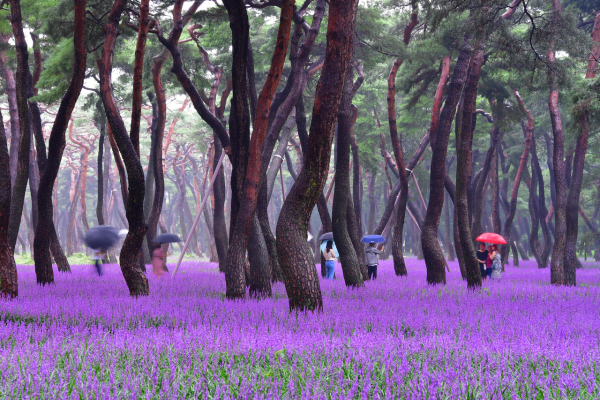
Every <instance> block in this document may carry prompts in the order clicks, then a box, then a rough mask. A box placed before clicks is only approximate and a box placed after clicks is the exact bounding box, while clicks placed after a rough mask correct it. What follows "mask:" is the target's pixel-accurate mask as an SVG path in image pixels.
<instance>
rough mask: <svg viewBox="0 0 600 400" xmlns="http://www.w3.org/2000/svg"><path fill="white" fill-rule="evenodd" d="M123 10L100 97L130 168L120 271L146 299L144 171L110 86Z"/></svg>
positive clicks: (109, 38) (112, 21)
mask: <svg viewBox="0 0 600 400" xmlns="http://www.w3.org/2000/svg"><path fill="white" fill-rule="evenodd" d="M124 7H125V0H115V2H114V3H113V6H112V9H111V11H110V14H109V17H108V23H107V24H106V26H105V27H104V30H105V32H106V38H105V41H104V48H103V50H102V59H101V60H99V62H98V66H99V71H100V94H101V97H102V103H103V104H104V110H105V112H106V117H107V119H108V125H109V126H110V130H109V133H110V131H112V134H113V136H114V139H115V142H116V144H117V146H118V148H119V152H120V153H121V156H122V157H123V161H124V163H125V167H126V168H127V180H128V189H129V190H128V197H127V203H126V204H127V207H126V212H127V220H128V222H129V232H128V233H127V236H126V237H125V242H124V243H123V247H122V248H121V254H120V260H119V261H120V265H121V271H122V272H123V276H124V278H125V282H126V283H127V287H128V288H129V293H130V295H132V296H146V295H148V293H149V288H148V280H147V279H146V276H145V275H144V273H143V272H142V271H141V270H140V269H139V255H140V248H141V246H142V243H143V241H144V236H145V234H146V230H147V228H148V227H147V225H146V221H145V220H144V193H145V187H144V170H143V169H142V165H141V163H140V159H139V157H138V156H137V153H136V150H135V148H134V146H133V144H132V142H131V139H130V138H129V135H127V130H126V128H125V124H124V123H123V119H122V118H121V115H120V112H119V109H118V107H117V105H116V102H115V99H114V97H113V94H112V85H111V72H112V63H113V52H114V48H115V42H116V37H117V34H118V26H119V20H120V18H121V13H122V12H123V9H124ZM124 200H125V198H124Z"/></svg>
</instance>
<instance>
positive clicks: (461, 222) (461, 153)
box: [442, 49, 485, 289]
mask: <svg viewBox="0 0 600 400" xmlns="http://www.w3.org/2000/svg"><path fill="white" fill-rule="evenodd" d="M483 62H484V55H483V50H481V49H477V50H475V54H474V55H473V57H472V62H471V66H470V68H469V74H468V78H467V83H466V84H465V88H464V91H463V96H464V97H463V104H462V124H460V127H459V128H458V129H457V132H456V133H457V135H456V154H457V156H456V157H457V161H456V194H455V201H454V206H455V208H456V211H455V213H456V216H457V222H458V232H459V237H460V246H461V249H462V258H463V259H462V260H460V261H462V262H463V263H464V269H465V272H466V275H467V287H468V288H469V289H475V288H477V287H480V286H481V272H480V271H479V262H478V261H477V254H476V253H475V246H474V245H473V240H472V238H471V226H470V225H471V220H470V218H469V200H468V198H469V197H468V195H469V193H468V192H469V190H468V186H469V185H470V183H471V176H472V173H473V165H472V163H471V162H472V161H471V147H472V145H473V131H474V130H475V127H474V126H473V122H474V119H475V118H476V114H475V102H476V100H477V83H478V82H479V76H480V74H481V67H482V66H483ZM459 120H460V118H457V119H456V125H457V126H459ZM479 179H480V180H485V177H483V176H481V177H480V178H479ZM442 201H443V200H442Z"/></svg>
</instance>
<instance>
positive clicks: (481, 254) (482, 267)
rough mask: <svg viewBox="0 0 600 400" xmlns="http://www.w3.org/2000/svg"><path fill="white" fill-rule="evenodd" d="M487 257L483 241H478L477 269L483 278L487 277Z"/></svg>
mask: <svg viewBox="0 0 600 400" xmlns="http://www.w3.org/2000/svg"><path fill="white" fill-rule="evenodd" d="M487 258H488V251H487V250H486V249H485V243H479V250H478V251H477V261H479V271H480V272H481V277H482V278H483V279H485V278H487V268H486V262H487Z"/></svg>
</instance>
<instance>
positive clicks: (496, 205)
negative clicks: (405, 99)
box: [490, 149, 502, 234]
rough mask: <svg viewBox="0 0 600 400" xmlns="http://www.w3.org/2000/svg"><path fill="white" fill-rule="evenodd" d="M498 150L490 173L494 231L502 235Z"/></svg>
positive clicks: (493, 158)
mask: <svg viewBox="0 0 600 400" xmlns="http://www.w3.org/2000/svg"><path fill="white" fill-rule="evenodd" d="M500 151H502V150H500V149H498V150H497V151H496V152H495V153H494V155H493V157H492V168H491V171H490V182H491V186H492V194H491V208H492V230H493V232H494V233H497V234H501V233H502V221H501V220H500V182H499V180H498V168H499V166H498V153H499V152H500Z"/></svg>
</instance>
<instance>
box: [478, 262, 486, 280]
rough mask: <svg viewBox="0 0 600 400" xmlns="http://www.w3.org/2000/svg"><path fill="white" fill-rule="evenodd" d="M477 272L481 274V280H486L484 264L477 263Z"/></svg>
mask: <svg viewBox="0 0 600 400" xmlns="http://www.w3.org/2000/svg"><path fill="white" fill-rule="evenodd" d="M479 271H480V272H481V277H482V278H483V279H485V278H487V270H486V269H485V264H482V263H479Z"/></svg>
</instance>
